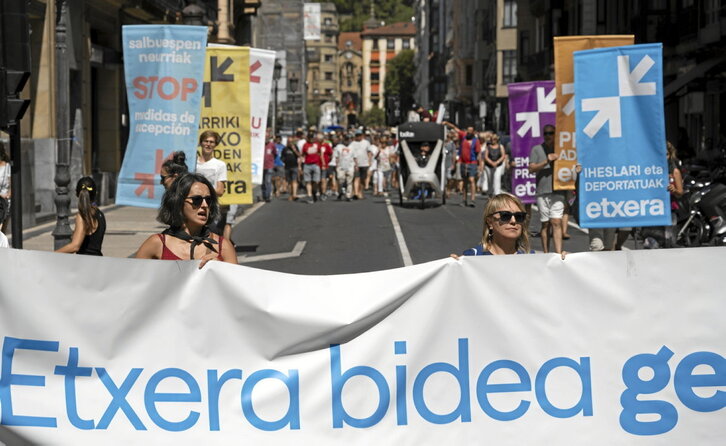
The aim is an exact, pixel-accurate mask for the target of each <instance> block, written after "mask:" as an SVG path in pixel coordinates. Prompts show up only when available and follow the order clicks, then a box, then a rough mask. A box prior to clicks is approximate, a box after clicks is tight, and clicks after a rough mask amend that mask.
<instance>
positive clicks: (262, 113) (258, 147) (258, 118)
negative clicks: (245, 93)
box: [250, 48, 275, 184]
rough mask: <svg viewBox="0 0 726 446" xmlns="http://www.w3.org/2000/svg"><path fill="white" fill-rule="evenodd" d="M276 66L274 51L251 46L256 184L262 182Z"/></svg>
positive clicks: (253, 150)
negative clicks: (273, 74) (273, 75)
mask: <svg viewBox="0 0 726 446" xmlns="http://www.w3.org/2000/svg"><path fill="white" fill-rule="evenodd" d="M274 68H275V52H274V51H268V50H261V49H259V48H250V130H251V131H252V133H251V145H252V182H253V183H255V184H262V173H263V172H262V164H263V161H264V159H263V158H264V155H265V144H266V143H267V141H265V133H266V131H267V111H268V110H269V105H270V100H271V98H272V95H271V90H272V72H273V70H274ZM272 99H273V100H274V98H272Z"/></svg>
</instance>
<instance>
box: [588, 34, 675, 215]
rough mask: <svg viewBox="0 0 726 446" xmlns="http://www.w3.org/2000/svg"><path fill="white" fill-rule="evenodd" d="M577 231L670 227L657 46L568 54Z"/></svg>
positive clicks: (658, 46)
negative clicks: (571, 70) (572, 78)
mask: <svg viewBox="0 0 726 446" xmlns="http://www.w3.org/2000/svg"><path fill="white" fill-rule="evenodd" d="M574 61H575V98H576V99H575V101H576V106H575V126H576V140H577V152H578V158H579V161H580V164H581V165H582V172H581V173H580V175H579V187H578V192H579V194H580V220H581V221H580V225H581V226H583V227H586V228H608V227H624V226H661V225H670V224H671V216H670V196H669V192H668V189H667V188H668V164H667V161H666V139H665V121H664V115H663V69H662V63H663V49H662V45H661V44H660V43H656V44H647V45H631V46H622V47H613V48H600V49H594V50H587V51H577V52H575V53H574Z"/></svg>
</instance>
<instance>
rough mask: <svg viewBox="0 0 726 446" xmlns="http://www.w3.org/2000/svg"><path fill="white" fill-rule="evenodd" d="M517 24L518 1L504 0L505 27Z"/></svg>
mask: <svg viewBox="0 0 726 446" xmlns="http://www.w3.org/2000/svg"><path fill="white" fill-rule="evenodd" d="M516 26H517V2H516V1H515V0H504V28H514V27H516Z"/></svg>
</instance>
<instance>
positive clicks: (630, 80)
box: [618, 54, 655, 96]
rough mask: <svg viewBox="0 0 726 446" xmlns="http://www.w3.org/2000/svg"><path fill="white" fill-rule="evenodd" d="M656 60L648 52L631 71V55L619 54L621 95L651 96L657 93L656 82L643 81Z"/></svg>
mask: <svg viewBox="0 0 726 446" xmlns="http://www.w3.org/2000/svg"><path fill="white" fill-rule="evenodd" d="M653 65H655V61H653V59H651V58H650V56H648V55H647V54H646V55H645V56H644V57H643V58H642V59H641V60H640V62H639V63H638V66H636V67H635V68H634V69H633V71H632V72H631V71H630V56H618V87H619V90H620V96H650V95H654V94H655V82H643V83H642V84H641V83H640V80H641V79H643V76H645V74H646V73H647V72H648V70H650V69H651V68H652V67H653Z"/></svg>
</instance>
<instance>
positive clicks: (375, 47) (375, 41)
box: [373, 39, 378, 50]
mask: <svg viewBox="0 0 726 446" xmlns="http://www.w3.org/2000/svg"><path fill="white" fill-rule="evenodd" d="M373 49H374V50H377V49H378V39H373Z"/></svg>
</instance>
